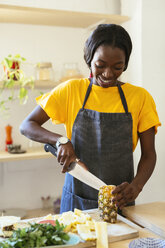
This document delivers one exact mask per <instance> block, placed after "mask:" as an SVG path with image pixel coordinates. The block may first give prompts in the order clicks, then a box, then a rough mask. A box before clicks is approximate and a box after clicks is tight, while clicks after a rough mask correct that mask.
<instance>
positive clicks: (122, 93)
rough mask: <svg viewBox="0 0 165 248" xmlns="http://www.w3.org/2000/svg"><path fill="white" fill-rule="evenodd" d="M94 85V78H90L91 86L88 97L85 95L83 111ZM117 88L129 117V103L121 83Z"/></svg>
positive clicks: (87, 93)
mask: <svg viewBox="0 0 165 248" xmlns="http://www.w3.org/2000/svg"><path fill="white" fill-rule="evenodd" d="M92 83H93V80H92V78H90V84H89V86H88V89H87V92H86V95H85V99H84V103H83V106H82V109H84V107H85V104H86V101H87V99H88V96H89V94H90V92H91V89H92ZM117 87H118V90H119V94H120V98H121V101H122V104H123V107H124V110H125V113H126V114H127V115H128V105H127V101H126V98H125V95H124V92H123V90H122V88H121V86H120V84H119V83H117Z"/></svg>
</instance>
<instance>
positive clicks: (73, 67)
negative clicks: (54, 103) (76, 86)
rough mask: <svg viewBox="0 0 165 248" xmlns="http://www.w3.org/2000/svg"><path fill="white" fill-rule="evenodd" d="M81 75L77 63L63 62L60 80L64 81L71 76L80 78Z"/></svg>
mask: <svg viewBox="0 0 165 248" xmlns="http://www.w3.org/2000/svg"><path fill="white" fill-rule="evenodd" d="M82 77H83V75H82V74H81V73H80V71H79V68H78V64H77V63H64V64H63V71H62V78H61V80H60V81H66V80H68V79H72V78H82Z"/></svg>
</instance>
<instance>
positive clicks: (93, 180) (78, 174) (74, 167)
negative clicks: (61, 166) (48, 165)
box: [44, 144, 106, 190]
mask: <svg viewBox="0 0 165 248" xmlns="http://www.w3.org/2000/svg"><path fill="white" fill-rule="evenodd" d="M44 149H45V151H46V152H51V153H52V154H53V155H54V156H56V157H57V148H56V147H55V146H54V145H51V144H45V145H44ZM67 172H68V173H69V174H70V175H72V176H73V177H75V178H77V179H78V180H80V181H81V182H83V183H85V184H87V185H89V186H90V187H92V188H94V189H97V190H99V189H100V187H102V186H105V185H106V184H105V183H104V182H103V181H102V180H100V179H99V178H98V177H96V176H95V175H93V174H92V173H91V172H89V171H87V170H85V169H84V168H83V167H82V166H81V165H79V164H78V163H77V162H72V163H71V164H70V166H69V168H68V171H67Z"/></svg>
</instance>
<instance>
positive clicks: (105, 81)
mask: <svg viewBox="0 0 165 248" xmlns="http://www.w3.org/2000/svg"><path fill="white" fill-rule="evenodd" d="M100 80H101V81H102V82H103V83H109V81H110V80H104V79H102V78H100Z"/></svg>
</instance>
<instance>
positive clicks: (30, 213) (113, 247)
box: [26, 208, 160, 248]
mask: <svg viewBox="0 0 165 248" xmlns="http://www.w3.org/2000/svg"><path fill="white" fill-rule="evenodd" d="M92 211H93V210H88V211H84V212H86V213H89V214H90V212H92ZM48 214H53V209H51V208H50V209H33V210H27V216H26V219H29V218H35V217H41V216H45V215H48ZM118 219H119V220H121V221H123V222H125V223H126V224H128V225H130V226H131V227H133V228H134V229H136V230H138V231H139V238H146V237H153V238H160V237H159V236H158V235H156V234H154V233H153V232H152V231H149V230H147V229H146V228H142V227H140V226H139V225H136V224H135V223H133V222H131V221H130V220H128V219H126V218H124V217H122V216H120V215H119V216H118ZM132 240H133V239H127V240H122V241H117V242H113V243H109V248H126V247H127V248H128V246H129V243H130V242H131V241H132ZM78 247H81V246H78ZM82 247H84V246H82ZM90 247H96V246H90Z"/></svg>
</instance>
